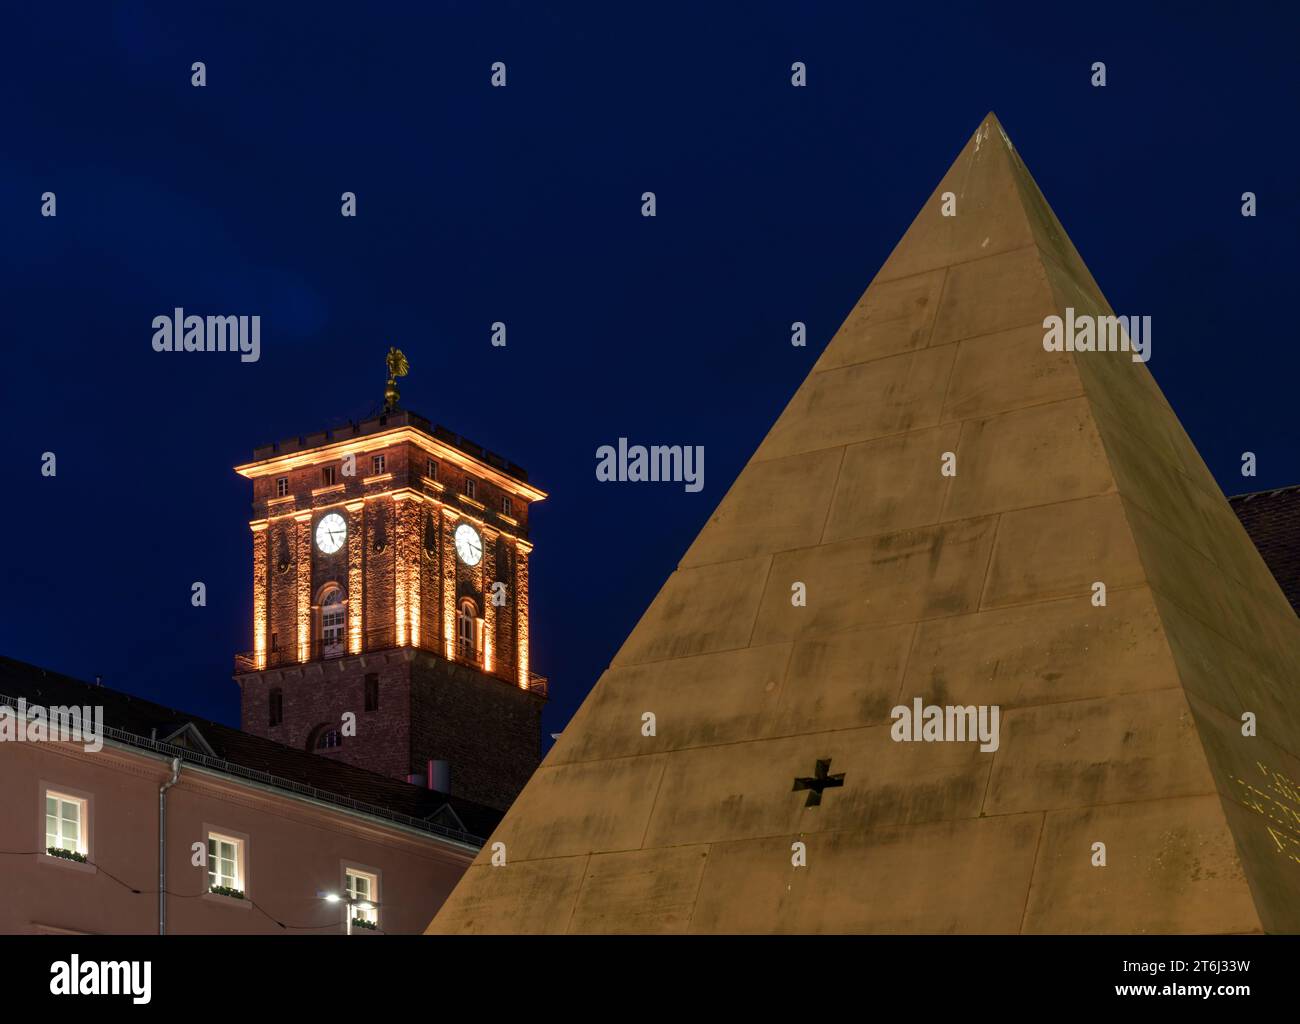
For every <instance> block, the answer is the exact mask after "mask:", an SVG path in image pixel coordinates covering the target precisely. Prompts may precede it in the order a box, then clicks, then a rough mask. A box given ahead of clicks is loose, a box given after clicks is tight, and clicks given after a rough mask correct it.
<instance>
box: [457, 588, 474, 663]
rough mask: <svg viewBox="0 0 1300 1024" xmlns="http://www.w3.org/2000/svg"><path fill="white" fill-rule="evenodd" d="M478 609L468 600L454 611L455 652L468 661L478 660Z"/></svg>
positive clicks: (462, 602)
mask: <svg viewBox="0 0 1300 1024" xmlns="http://www.w3.org/2000/svg"><path fill="white" fill-rule="evenodd" d="M478 625H479V620H478V608H477V607H476V606H475V604H474V602H473V601H472V600H471V599H470V598H468V597H467V598H465V600H463V601H461V603H460V608H459V609H457V611H456V652H457V654H459V655H460V656H461V657H462V658H466V659H468V660H470V661H477V660H478Z"/></svg>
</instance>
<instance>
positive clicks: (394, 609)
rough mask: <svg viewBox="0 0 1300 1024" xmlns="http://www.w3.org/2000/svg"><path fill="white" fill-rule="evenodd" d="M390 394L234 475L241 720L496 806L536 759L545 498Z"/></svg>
mask: <svg viewBox="0 0 1300 1024" xmlns="http://www.w3.org/2000/svg"><path fill="white" fill-rule="evenodd" d="M398 355H399V356H400V353H398ZM391 369H392V358H391V356H390V371H391ZM402 370H405V363H404V360H403V363H402ZM389 386H390V393H389V395H388V396H387V399H388V400H387V402H386V405H385V411H384V412H383V413H381V414H380V415H378V416H376V417H374V418H372V419H369V420H365V421H363V422H361V423H357V424H349V425H348V426H347V427H345V428H342V429H337V430H333V431H325V432H321V433H317V434H311V435H308V436H306V437H299V438H292V439H290V440H287V441H282V442H280V443H278V444H273V445H268V446H266V447H263V448H259V449H257V450H256V451H254V453H253V461H251V462H248V463H245V464H244V465H241V466H236V467H235V471H236V472H238V473H239V474H240V475H242V476H244V477H246V478H247V479H249V480H251V481H252V484H253V519H252V520H251V522H250V523H249V526H250V528H251V530H252V543H253V649H252V650H251V651H247V652H244V653H242V654H238V655H236V658H235V680H236V682H237V683H238V684H239V687H240V692H241V693H240V702H241V710H240V718H241V723H242V727H243V729H244V731H245V732H249V733H252V734H253V735H256V736H264V737H266V738H268V739H272V740H275V741H277V742H280V743H284V744H287V745H289V746H295V747H299V748H302V749H307V750H311V751H314V752H315V753H317V754H320V755H321V756H323V757H327V758H333V759H337V760H341V761H346V762H348V763H350V764H353V765H356V766H358V767H361V768H366V769H369V770H371V771H376V772H380V773H383V774H385V775H391V776H396V777H399V778H402V779H406V780H408V781H412V782H419V783H421V784H427V785H430V786H434V787H435V788H438V789H442V790H445V791H447V792H449V793H451V794H453V795H456V796H462V797H465V798H466V799H470V800H474V801H476V802H478V803H482V804H486V805H488V806H492V807H497V808H505V807H508V806H509V804H510V803H511V802H512V801H513V800H514V798H515V796H516V795H517V794H518V792H519V790H520V789H522V788H523V785H524V783H525V782H526V781H527V780H528V778H529V776H530V775H531V774H532V772H533V770H534V769H535V768H536V767H537V764H538V761H539V757H540V740H541V713H542V705H543V704H544V702H545V700H546V695H547V682H546V680H545V679H544V678H542V677H541V676H539V675H537V674H536V673H535V672H533V671H532V668H531V665H530V663H529V650H528V558H529V554H530V553H531V551H532V545H531V544H530V543H529V540H528V520H529V510H530V506H531V505H532V503H533V502H536V501H540V500H542V499H543V498H545V497H546V495H545V494H544V493H543V492H542V491H540V490H538V489H537V488H536V487H534V486H532V485H531V484H529V483H528V475H527V473H525V472H524V470H523V469H521V468H520V467H519V466H516V465H515V464H514V463H512V462H508V461H507V460H506V459H504V458H502V457H501V456H499V455H496V454H494V453H492V452H489V451H487V450H485V449H483V448H482V447H480V446H479V445H476V444H474V443H473V442H471V441H468V440H466V439H465V438H463V437H461V436H459V435H457V434H455V433H453V432H452V431H450V430H447V429H446V428H444V427H440V426H434V425H432V424H431V423H429V421H427V420H425V419H424V418H422V417H420V416H417V415H416V414H414V413H412V412H407V411H404V410H399V409H397V408H396V397H397V395H396V387H395V384H394V381H393V380H392V379H391V378H390V380H389Z"/></svg>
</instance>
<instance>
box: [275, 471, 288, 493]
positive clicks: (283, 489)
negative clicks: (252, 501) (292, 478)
mask: <svg viewBox="0 0 1300 1024" xmlns="http://www.w3.org/2000/svg"><path fill="white" fill-rule="evenodd" d="M288 493H289V478H288V477H287V476H278V477H276V478H275V496H276V497H277V498H283V497H285V496H286V495H288Z"/></svg>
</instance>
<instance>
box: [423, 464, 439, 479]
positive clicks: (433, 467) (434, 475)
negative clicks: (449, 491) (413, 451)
mask: <svg viewBox="0 0 1300 1024" xmlns="http://www.w3.org/2000/svg"><path fill="white" fill-rule="evenodd" d="M424 475H425V476H427V477H428V478H429V479H430V480H437V479H438V464H437V463H436V462H434V461H433V459H427V460H426V461H425V465H424Z"/></svg>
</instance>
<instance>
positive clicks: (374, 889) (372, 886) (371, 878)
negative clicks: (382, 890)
mask: <svg viewBox="0 0 1300 1024" xmlns="http://www.w3.org/2000/svg"><path fill="white" fill-rule="evenodd" d="M354 878H355V879H358V880H360V881H364V882H366V884H367V886H368V887H369V892H368V893H367V894H366V895H364V896H363V895H361V894H360V892H359V891H358V890H357V889H354V888H353V886H352V885H351V881H352V879H354ZM343 891H344V892H345V893H346V894H347V898H348V899H349V900H356V899H361V900H362V901H364V902H366V903H369V904H370V909H369V910H359V909H356V908H354V907H352V906H349V907H348V908H347V909H348V915H349V917H354V918H355V917H359V918H361V919H362V920H363V921H369V922H370V923H371V924H373V925H376V926H377V925H378V924H379V899H380V897H379V871H378V870H376V869H374V868H363V867H361V866H360V865H357V864H353V863H351V862H344V865H343Z"/></svg>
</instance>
